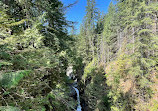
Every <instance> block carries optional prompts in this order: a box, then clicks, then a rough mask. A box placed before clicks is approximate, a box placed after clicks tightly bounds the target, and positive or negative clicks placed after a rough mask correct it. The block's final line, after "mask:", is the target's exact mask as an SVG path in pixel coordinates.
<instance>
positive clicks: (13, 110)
mask: <svg viewBox="0 0 158 111" xmlns="http://www.w3.org/2000/svg"><path fill="white" fill-rule="evenodd" d="M0 110H1V111H21V110H20V109H19V108H17V107H12V106H0Z"/></svg>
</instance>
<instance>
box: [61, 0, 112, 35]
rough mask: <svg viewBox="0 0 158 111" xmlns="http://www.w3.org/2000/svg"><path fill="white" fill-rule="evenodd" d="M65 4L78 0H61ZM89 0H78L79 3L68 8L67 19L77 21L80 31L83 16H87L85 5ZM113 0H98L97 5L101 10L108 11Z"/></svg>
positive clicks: (77, 27)
mask: <svg viewBox="0 0 158 111" xmlns="http://www.w3.org/2000/svg"><path fill="white" fill-rule="evenodd" d="M61 1H62V2H63V3H64V5H65V6H66V5H68V4H70V3H73V2H74V1H76V0H61ZM86 1H87V0H78V3H77V4H75V5H74V6H73V7H71V8H70V9H68V10H67V12H66V18H67V20H70V21H74V22H77V24H76V26H75V28H76V29H77V32H78V31H79V27H80V24H81V23H82V20H83V17H84V16H85V10H86V9H85V7H86V4H87V2H86ZM111 1H112V0H96V7H97V8H98V9H99V10H100V11H101V12H104V13H106V12H107V10H108V6H109V4H110V2H111Z"/></svg>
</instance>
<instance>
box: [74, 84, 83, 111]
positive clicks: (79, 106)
mask: <svg viewBox="0 0 158 111" xmlns="http://www.w3.org/2000/svg"><path fill="white" fill-rule="evenodd" d="M73 88H74V89H75V91H76V93H77V102H78V106H77V110H76V111H81V105H80V95H79V90H78V89H77V88H75V87H73Z"/></svg>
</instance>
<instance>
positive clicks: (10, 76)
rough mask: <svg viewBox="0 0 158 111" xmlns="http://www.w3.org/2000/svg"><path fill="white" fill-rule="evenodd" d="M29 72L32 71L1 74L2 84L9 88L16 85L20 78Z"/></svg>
mask: <svg viewBox="0 0 158 111" xmlns="http://www.w3.org/2000/svg"><path fill="white" fill-rule="evenodd" d="M29 73H30V71H18V72H10V73H4V74H2V75H1V79H0V86H1V87H7V88H11V87H16V85H18V83H19V82H20V80H22V78H23V77H25V76H27V75H28V74H29Z"/></svg>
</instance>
